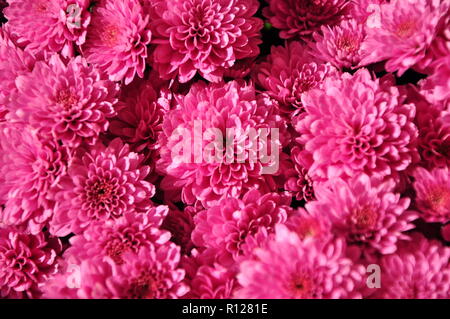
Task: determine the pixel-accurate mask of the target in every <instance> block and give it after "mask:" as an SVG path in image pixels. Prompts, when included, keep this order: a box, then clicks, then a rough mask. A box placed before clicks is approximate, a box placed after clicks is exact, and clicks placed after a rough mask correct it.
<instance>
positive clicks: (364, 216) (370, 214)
mask: <svg viewBox="0 0 450 319" xmlns="http://www.w3.org/2000/svg"><path fill="white" fill-rule="evenodd" d="M377 220H378V214H377V213H376V212H375V211H374V210H373V209H372V208H371V207H370V206H365V207H362V208H357V209H354V210H353V211H352V213H351V215H350V221H351V223H352V224H353V226H354V227H355V228H356V230H357V231H365V230H368V229H371V228H372V227H374V226H375V224H376V222H377Z"/></svg>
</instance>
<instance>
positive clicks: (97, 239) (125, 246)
mask: <svg viewBox="0 0 450 319" xmlns="http://www.w3.org/2000/svg"><path fill="white" fill-rule="evenodd" d="M167 213H168V207H167V206H157V207H154V208H151V209H150V211H149V212H148V213H144V214H138V213H136V212H128V213H125V214H124V215H123V216H122V217H120V218H118V219H115V220H111V219H110V220H107V221H95V222H92V223H91V224H90V225H89V227H88V228H86V230H85V231H84V232H83V233H82V234H80V235H76V236H74V237H72V238H71V239H70V244H71V246H70V248H69V249H68V250H67V251H66V252H65V256H66V258H73V259H76V260H79V261H83V260H85V259H95V258H97V257H100V256H103V257H109V258H111V259H112V260H113V261H114V262H115V263H116V264H118V265H121V264H123V263H124V262H126V261H125V260H124V257H123V256H124V254H126V253H127V252H134V253H137V252H138V251H139V249H140V248H141V247H148V246H150V245H162V244H165V243H166V242H167V241H168V240H169V239H170V233H169V232H167V231H162V230H160V229H159V228H158V227H159V226H160V224H161V222H162V220H163V219H164V217H165V216H166V215H167Z"/></svg>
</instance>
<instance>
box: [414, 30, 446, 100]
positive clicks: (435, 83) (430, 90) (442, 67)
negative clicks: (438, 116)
mask: <svg viewBox="0 0 450 319" xmlns="http://www.w3.org/2000/svg"><path fill="white" fill-rule="evenodd" d="M449 33H450V31H449ZM449 38H450V35H449ZM448 46H449V53H448V54H447V57H446V58H442V59H438V60H436V61H435V62H434V63H433V68H434V72H433V74H431V75H430V76H429V77H427V78H426V79H425V80H423V81H421V83H420V88H421V93H422V94H423V95H424V96H425V97H426V98H427V100H428V101H429V102H430V103H440V102H442V103H444V102H445V101H450V40H449V44H448Z"/></svg>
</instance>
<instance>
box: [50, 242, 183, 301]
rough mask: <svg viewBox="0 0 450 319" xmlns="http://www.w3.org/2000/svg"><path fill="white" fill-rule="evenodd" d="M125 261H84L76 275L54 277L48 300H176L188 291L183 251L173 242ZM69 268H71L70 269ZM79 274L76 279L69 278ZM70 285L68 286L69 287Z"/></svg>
mask: <svg viewBox="0 0 450 319" xmlns="http://www.w3.org/2000/svg"><path fill="white" fill-rule="evenodd" d="M124 260H125V262H124V263H122V264H119V265H118V264H117V263H115V262H114V261H113V260H112V259H110V258H106V259H103V260H102V259H100V258H97V259H84V260H82V261H81V264H74V266H73V267H72V269H76V271H74V272H68V273H66V274H63V275H61V276H56V277H54V278H53V279H52V280H51V281H50V282H49V283H48V285H47V287H48V289H47V290H46V292H45V297H48V298H80V299H175V298H179V297H182V296H183V295H185V294H186V293H187V292H188V290H189V289H188V287H187V286H186V285H185V284H184V283H183V282H182V280H183V278H184V274H185V272H184V270H183V269H182V268H180V267H179V261H180V250H179V248H178V247H177V246H176V245H175V244H173V243H166V244H164V245H157V246H155V245H149V246H148V247H142V248H140V249H139V251H138V252H137V253H132V252H127V253H125V254H124ZM68 269H69V268H68ZM73 273H76V278H74V279H71V278H70V276H71V275H72V274H73ZM67 284H69V287H68V285H67Z"/></svg>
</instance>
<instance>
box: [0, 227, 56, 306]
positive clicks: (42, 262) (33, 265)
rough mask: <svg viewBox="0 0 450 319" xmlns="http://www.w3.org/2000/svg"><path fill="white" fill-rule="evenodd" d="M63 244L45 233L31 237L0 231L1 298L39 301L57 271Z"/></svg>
mask: <svg viewBox="0 0 450 319" xmlns="http://www.w3.org/2000/svg"><path fill="white" fill-rule="evenodd" d="M61 248H62V247H61V242H60V241H59V239H57V238H51V237H48V236H46V235H44V233H39V234H36V235H28V234H25V233H20V232H18V231H16V230H14V229H13V228H8V227H6V228H0V297H2V298H38V297H40V295H41V291H40V288H41V286H42V284H44V282H45V281H46V280H47V279H48V278H49V277H50V276H51V275H52V274H54V273H55V272H56V270H57V257H58V254H59V253H60V251H61Z"/></svg>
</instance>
